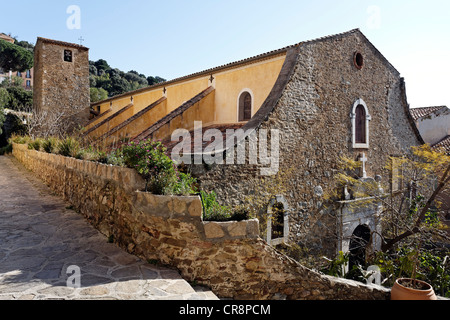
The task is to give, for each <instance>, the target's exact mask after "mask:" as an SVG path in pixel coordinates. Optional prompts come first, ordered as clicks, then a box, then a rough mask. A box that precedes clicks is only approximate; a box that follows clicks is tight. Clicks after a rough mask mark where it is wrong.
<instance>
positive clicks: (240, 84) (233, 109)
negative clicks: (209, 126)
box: [215, 56, 285, 123]
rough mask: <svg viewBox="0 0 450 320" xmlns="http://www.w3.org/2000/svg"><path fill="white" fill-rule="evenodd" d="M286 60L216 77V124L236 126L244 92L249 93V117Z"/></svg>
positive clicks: (241, 69)
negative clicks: (240, 95) (250, 108)
mask: <svg viewBox="0 0 450 320" xmlns="http://www.w3.org/2000/svg"><path fill="white" fill-rule="evenodd" d="M284 59H285V56H282V57H278V58H276V59H272V60H269V61H263V62H261V63H257V64H253V65H249V66H245V67H242V68H239V69H233V70H230V71H226V72H223V73H220V74H217V75H216V101H215V105H216V121H215V122H216V123H235V122H238V98H239V94H240V93H241V92H242V91H243V90H244V89H250V91H251V93H252V98H253V99H252V106H253V108H252V116H253V115H254V114H255V113H256V112H257V111H258V110H259V108H260V107H261V105H262V104H263V102H264V101H265V100H266V98H267V96H268V95H269V93H270V91H271V90H272V88H273V86H274V84H275V82H276V80H277V78H278V75H279V73H280V71H281V68H282V66H283V63H284Z"/></svg>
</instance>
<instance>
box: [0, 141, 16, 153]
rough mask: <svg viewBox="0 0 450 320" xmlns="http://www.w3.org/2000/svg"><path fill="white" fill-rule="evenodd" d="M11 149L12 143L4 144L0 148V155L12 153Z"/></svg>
mask: <svg viewBox="0 0 450 320" xmlns="http://www.w3.org/2000/svg"><path fill="white" fill-rule="evenodd" d="M12 150H13V148H12V144H11V143H9V144H8V145H6V146H4V147H2V148H0V156H3V155H5V154H9V153H12Z"/></svg>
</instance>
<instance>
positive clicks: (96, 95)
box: [90, 88, 108, 103]
mask: <svg viewBox="0 0 450 320" xmlns="http://www.w3.org/2000/svg"><path fill="white" fill-rule="evenodd" d="M90 93H91V103H94V102H97V101H101V100H105V99H107V98H108V91H106V90H105V89H103V88H91V89H90Z"/></svg>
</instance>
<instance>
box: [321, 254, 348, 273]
mask: <svg viewBox="0 0 450 320" xmlns="http://www.w3.org/2000/svg"><path fill="white" fill-rule="evenodd" d="M349 259H350V255H349V253H348V252H347V253H344V252H342V251H339V254H338V256H337V257H336V258H335V259H333V260H329V259H328V261H329V265H328V266H326V267H325V268H323V269H322V270H321V272H323V273H325V274H327V275H330V276H333V277H340V278H344V277H345V275H346V272H345V266H346V265H347V264H348V262H349Z"/></svg>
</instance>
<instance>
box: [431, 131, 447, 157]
mask: <svg viewBox="0 0 450 320" xmlns="http://www.w3.org/2000/svg"><path fill="white" fill-rule="evenodd" d="M432 148H433V149H434V150H441V149H444V150H445V152H446V153H447V154H450V135H448V136H446V137H445V138H444V139H442V140H441V141H439V142H438V143H436V144H435V145H433V146H432Z"/></svg>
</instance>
